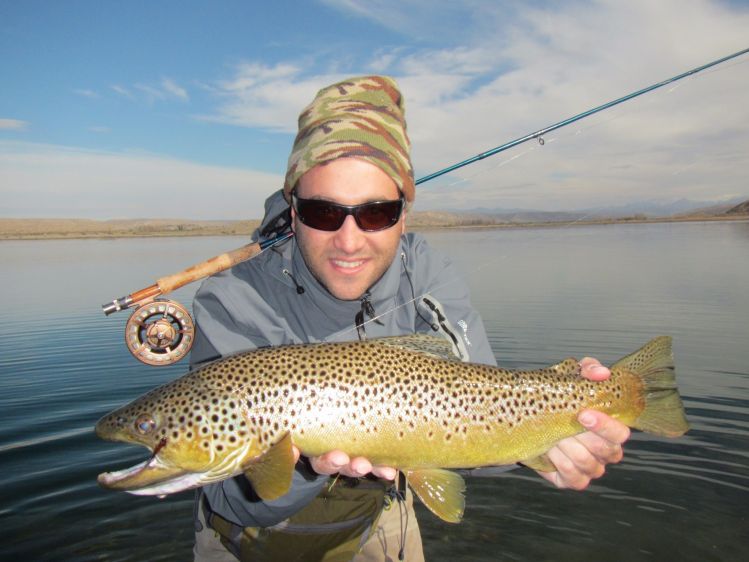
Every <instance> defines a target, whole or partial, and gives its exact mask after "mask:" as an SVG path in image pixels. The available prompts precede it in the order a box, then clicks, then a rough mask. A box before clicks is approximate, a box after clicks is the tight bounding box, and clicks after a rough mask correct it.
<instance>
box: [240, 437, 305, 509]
mask: <svg viewBox="0 0 749 562" xmlns="http://www.w3.org/2000/svg"><path fill="white" fill-rule="evenodd" d="M294 464H295V463H294V452H293V451H292V449H291V434H290V433H286V435H284V436H283V437H282V438H281V440H280V441H278V443H276V444H275V445H273V446H272V447H271V448H270V449H268V450H267V451H266V452H265V453H263V454H262V455H260V456H259V457H257V458H255V459H253V460H252V462H251V463H250V465H249V466H247V468H245V476H247V479H248V480H249V481H250V482H251V483H252V488H253V489H254V490H255V493H256V494H257V495H258V496H260V498H261V499H263V500H266V501H267V500H275V499H276V498H280V497H281V496H283V495H284V494H286V493H287V492H288V491H289V488H291V478H292V476H293V474H294Z"/></svg>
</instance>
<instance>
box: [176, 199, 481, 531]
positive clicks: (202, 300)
mask: <svg viewBox="0 0 749 562" xmlns="http://www.w3.org/2000/svg"><path fill="white" fill-rule="evenodd" d="M280 193H281V192H277V193H275V194H274V195H272V196H271V197H270V198H269V199H268V201H267V202H266V219H265V221H264V225H265V224H267V223H269V222H270V221H271V220H272V219H273V218H274V217H275V216H276V215H277V214H278V213H279V212H280V211H282V210H283V209H284V207H285V205H286V203H285V201H284V200H283V197H282V196H281V195H280ZM262 228H263V226H261V229H262ZM256 236H257V233H256ZM364 298H366V301H367V303H369V304H371V308H369V306H364V305H363V304H362V302H361V301H360V300H356V301H342V300H339V299H337V298H335V297H333V296H332V295H331V294H330V293H328V292H327V290H326V289H325V288H324V287H322V286H321V285H320V283H319V282H318V281H317V280H316V279H315V278H314V277H313V275H312V274H311V273H310V271H309V269H308V268H307V265H306V263H305V262H304V260H303V259H302V256H301V254H300V252H299V250H298V248H297V245H296V242H295V241H294V239H293V238H292V239H291V240H290V241H288V242H285V243H283V245H282V246H281V247H280V248H277V247H274V248H272V249H270V250H266V251H265V252H264V253H263V254H261V255H260V256H258V257H256V258H254V259H252V260H249V261H246V262H243V263H240V264H239V265H236V266H235V267H233V268H231V269H229V270H227V271H224V272H222V273H219V274H217V275H214V276H213V277H210V278H209V279H207V280H206V281H204V282H203V284H202V286H201V287H200V289H199V290H198V292H197V294H196V296H195V299H194V301H193V311H194V316H195V322H196V325H197V334H196V338H195V345H194V347H193V350H192V352H191V356H190V365H191V366H196V365H199V364H201V363H204V362H206V361H210V360H213V359H216V358H219V357H223V356H227V355H231V354H233V353H237V352H239V351H244V350H249V349H254V348H258V347H265V346H270V345H280V344H289V343H311V342H321V341H329V342H330V341H350V340H356V339H358V338H359V335H358V332H357V328H356V326H355V318H356V316H357V314H358V313H360V312H363V311H364V309H365V308H366V309H368V310H369V312H370V313H369V314H366V313H365V314H364V320H365V324H364V326H363V328H364V334H363V335H365V336H366V337H367V338H375V337H381V336H395V335H403V334H411V333H414V332H422V333H432V334H441V335H443V336H444V337H446V338H448V339H449V340H450V341H452V343H453V347H454V350H455V352H456V353H457V354H459V355H460V356H461V357H462V358H463V360H466V361H468V360H470V361H472V362H475V363H486V364H491V365H495V364H496V361H495V358H494V355H493V353H492V351H491V349H490V347H489V343H488V341H487V337H486V333H485V331H484V326H483V323H482V321H481V318H480V316H479V314H478V313H477V312H476V311H475V310H474V309H473V308H472V307H471V304H470V301H469V291H468V287H467V286H466V283H465V282H464V281H463V280H462V279H461V278H460V276H459V275H458V272H457V271H456V270H455V268H454V267H453V266H452V264H451V263H450V261H449V260H448V259H447V258H445V257H444V256H442V255H440V254H439V253H438V252H436V251H435V250H434V249H432V248H430V247H429V245H428V244H427V242H426V241H425V240H424V238H423V237H422V236H420V235H416V234H406V235H404V236H402V237H401V240H400V248H399V250H398V253H397V254H396V258H395V259H394V260H393V263H392V264H391V266H390V268H389V269H388V270H387V271H386V272H385V273H384V275H383V276H382V277H381V278H380V279H379V280H378V281H377V282H376V283H375V284H374V286H372V287H371V288H370V289H369V291H368V292H367V293H366V294H365V295H364ZM365 305H366V303H365ZM372 310H373V314H372ZM372 316H374V319H373V318H372ZM326 481H327V478H326V477H321V476H318V475H316V474H314V473H313V472H312V471H311V470H310V469H309V468H307V466H306V465H305V464H304V463H303V462H300V463H298V464H297V470H296V472H295V474H294V480H293V483H292V488H291V490H290V492H289V493H288V494H286V495H285V496H283V497H281V498H279V499H277V500H273V501H267V502H266V501H261V500H260V499H259V498H258V497H257V496H256V495H255V494H254V493H253V492H252V489H251V487H250V485H249V482H248V481H247V479H246V478H244V477H243V476H238V477H235V478H231V479H229V480H224V481H223V482H219V483H216V484H210V485H207V486H205V487H204V488H203V493H204V494H205V498H206V500H207V502H208V504H209V506H210V509H211V510H212V511H214V512H215V513H217V514H218V515H220V516H222V517H223V518H224V519H227V520H229V521H232V522H234V523H236V524H237V525H240V526H243V527H268V526H271V525H275V524H276V523H278V522H280V521H283V520H284V519H287V518H288V517H290V516H291V515H292V514H293V513H295V512H296V511H298V510H299V509H301V508H303V507H304V506H305V505H306V504H307V503H309V502H310V501H311V500H312V499H313V498H314V497H315V496H316V495H317V494H318V492H319V491H320V490H321V489H322V486H323V485H324V484H325V482H326Z"/></svg>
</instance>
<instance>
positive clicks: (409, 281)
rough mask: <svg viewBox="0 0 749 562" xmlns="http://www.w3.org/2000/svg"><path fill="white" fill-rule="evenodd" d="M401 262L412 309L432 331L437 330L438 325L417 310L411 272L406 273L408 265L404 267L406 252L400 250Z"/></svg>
mask: <svg viewBox="0 0 749 562" xmlns="http://www.w3.org/2000/svg"><path fill="white" fill-rule="evenodd" d="M401 262H403V271H405V272H406V279H408V286H409V287H411V302H412V303H414V310H415V311H416V314H417V315H418V316H419V318H421V319H422V320H423V321H424V322H425V323H426V324H427V325H428V326H429V327H430V328H432V331H433V332H437V331H439V329H440V327H439V326H438V325H437V323H436V322H430V321H429V320H427V319H426V318H425V317H424V315H423V314H422V313H421V311H420V310H419V306H418V305H417V304H416V291H414V284H413V283H412V282H411V274H410V273H408V267H406V253H405V252H401Z"/></svg>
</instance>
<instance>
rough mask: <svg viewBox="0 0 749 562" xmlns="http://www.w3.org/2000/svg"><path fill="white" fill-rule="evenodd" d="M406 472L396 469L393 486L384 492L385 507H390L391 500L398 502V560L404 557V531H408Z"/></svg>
mask: <svg viewBox="0 0 749 562" xmlns="http://www.w3.org/2000/svg"><path fill="white" fill-rule="evenodd" d="M406 486H407V482H406V474H405V473H404V472H402V471H398V477H397V479H396V482H395V484H394V485H393V486H391V487H390V489H388V491H387V493H386V498H385V499H386V501H387V504H388V505H387V506H386V507H385V509H390V507H392V505H393V502H397V504H398V516H399V518H400V531H401V536H400V549H399V550H398V560H400V561H401V562H403V560H404V558H405V550H406V533H407V532H408V506H407V505H406V491H407V488H406ZM404 513H405V514H406V517H405V520H406V521H405V524H404V522H403V519H404V518H403V514H404Z"/></svg>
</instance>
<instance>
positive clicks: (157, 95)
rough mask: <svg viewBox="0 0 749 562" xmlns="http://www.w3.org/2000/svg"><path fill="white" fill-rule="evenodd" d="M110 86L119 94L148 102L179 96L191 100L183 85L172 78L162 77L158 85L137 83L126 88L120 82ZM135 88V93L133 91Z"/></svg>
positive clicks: (180, 98)
mask: <svg viewBox="0 0 749 562" xmlns="http://www.w3.org/2000/svg"><path fill="white" fill-rule="evenodd" d="M110 88H111V89H112V90H113V91H114V92H116V93H118V94H119V95H121V96H123V97H126V98H128V99H130V100H136V99H138V98H141V99H145V100H146V101H147V102H148V103H154V102H157V101H165V100H169V99H174V98H177V99H179V100H182V101H189V99H190V96H189V95H188V93H187V90H185V89H184V88H183V87H182V86H180V85H179V84H177V82H175V81H174V80H172V79H171V78H162V79H161V82H159V83H158V84H156V85H153V84H144V83H140V82H139V83H136V84H133V86H132V87H130V88H126V87H124V86H121V85H119V84H113V85H112V86H110ZM133 90H135V93H134V92H133Z"/></svg>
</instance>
